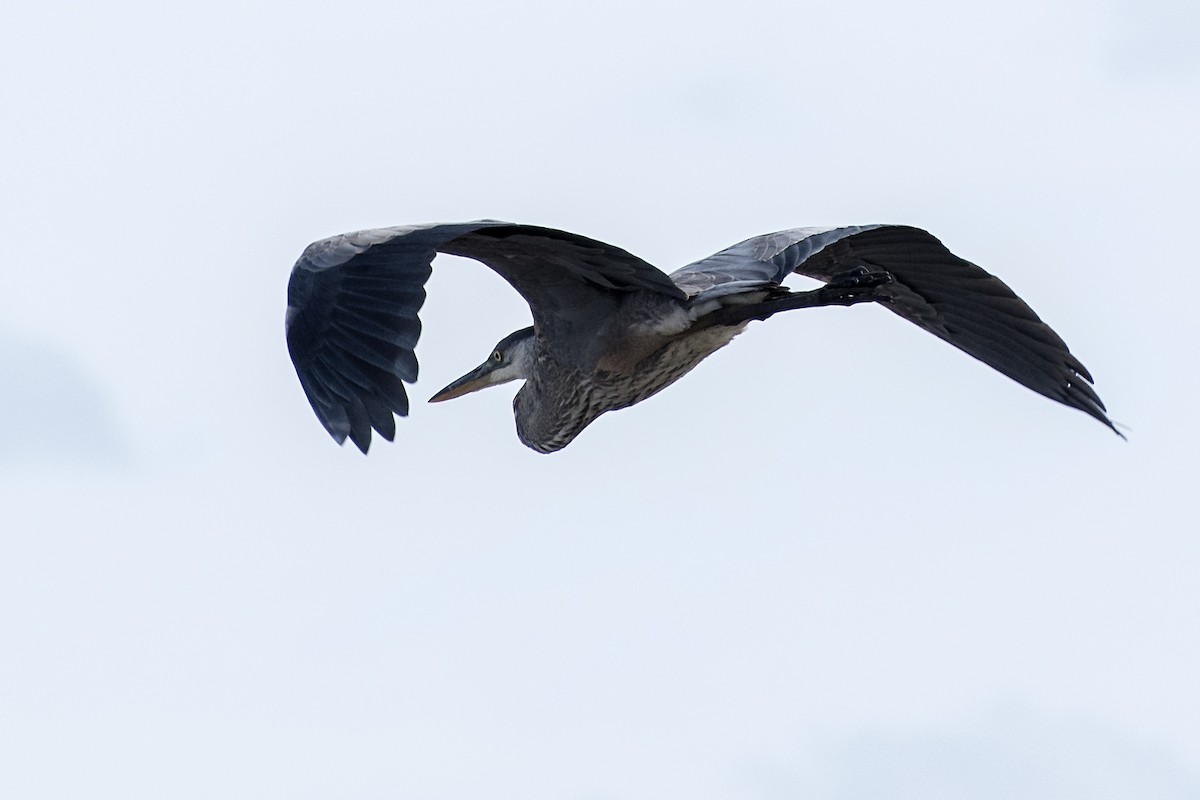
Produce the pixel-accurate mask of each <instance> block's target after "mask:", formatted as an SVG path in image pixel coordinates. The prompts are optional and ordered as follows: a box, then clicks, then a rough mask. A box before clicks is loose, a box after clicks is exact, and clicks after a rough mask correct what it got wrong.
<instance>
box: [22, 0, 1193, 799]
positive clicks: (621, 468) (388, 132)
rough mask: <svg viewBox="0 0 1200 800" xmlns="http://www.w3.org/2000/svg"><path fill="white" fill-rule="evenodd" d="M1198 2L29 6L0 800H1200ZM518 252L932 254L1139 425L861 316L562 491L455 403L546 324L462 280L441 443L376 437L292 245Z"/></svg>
mask: <svg viewBox="0 0 1200 800" xmlns="http://www.w3.org/2000/svg"><path fill="white" fill-rule="evenodd" d="M335 9H336V10H335ZM1198 9H1200V6H1197V5H1196V4H1195V3H1194V2H1179V3H1171V2H1144V1H1143V0H1139V2H1133V1H1132V0H1129V1H1128V2H1123V1H1122V0H1110V1H1109V2H1100V3H1096V2H1046V0H1016V1H1015V2H1008V3H987V4H980V3H963V2H959V1H958V0H955V1H954V2H950V1H949V0H947V1H946V2H913V3H904V4H899V3H882V2H838V3H834V2H824V3H783V2H780V3H770V2H754V1H753V0H745V1H743V2H737V3H725V4H715V3H708V2H703V3H654V2H645V1H644V0H641V1H639V2H606V3H603V4H599V3H597V4H594V5H581V4H570V3H559V2H544V3H517V4H512V5H505V4H497V3H485V2H472V3H432V2H428V3H420V4H414V3H404V2H401V3H392V4H384V3H370V2H364V3H353V2H351V3H339V4H336V5H335V4H329V5H328V6H326V7H320V6H315V5H305V4H296V3H287V4H285V3H264V2H249V3H248V2H244V1H240V2H237V3H225V2H210V3H204V4H194V5H193V6H191V7H186V8H184V7H180V6H172V5H164V4H160V3H124V4H92V3H54V2H38V3H32V2H20V0H18V3H17V4H16V5H15V6H10V7H8V8H7V9H6V15H5V16H6V19H5V24H4V26H3V28H2V29H0V75H2V76H3V78H2V79H0V102H2V104H3V106H2V107H3V118H4V122H3V125H2V126H0V142H2V143H3V148H2V149H0V152H2V153H3V155H0V226H2V228H3V230H4V233H5V237H4V239H5V258H4V267H3V273H2V275H3V291H0V506H2V508H3V509H4V510H3V512H2V517H0V526H2V534H0V796H3V797H6V798H9V797H11V798H47V799H51V798H53V799H54V800H58V799H59V798H89V800H91V799H93V798H121V800H141V799H143V798H145V799H146V800H161V798H172V799H173V798H183V799H185V800H190V799H191V798H222V799H223V800H224V799H228V798H234V799H236V800H240V799H241V798H245V799H246V800H263V799H264V798H265V799H268V800H269V799H272V798H304V799H307V798H312V800H318V799H319V798H320V799H323V798H330V797H338V798H364V799H367V800H374V799H375V798H422V800H466V799H468V798H470V799H472V800H474V799H475V798H500V799H502V800H503V799H507V798H513V799H514V800H516V799H517V798H520V800H541V799H542V798H563V799H566V800H650V799H651V798H653V799H656V800H657V799H658V798H673V797H678V798H689V800H692V799H694V800H710V799H712V800H716V799H717V798H737V799H739V800H740V799H741V798H748V799H749V800H794V799H798V798H804V799H805V800H810V799H812V800H865V799H866V798H899V799H901V800H906V799H907V798H912V799H913V800H917V799H918V798H919V799H920V800H938V799H939V798H962V797H971V798H980V799H982V800H993V799H995V800H999V799H1001V798H1002V799H1004V800H1010V799H1012V800H1016V799H1017V798H1020V799H1021V800H1030V799H1033V800H1037V799H1038V798H1046V799H1047V800H1059V799H1060V798H1083V797H1087V798H1090V799H1093V800H1096V799H1098V800H1106V799H1107V798H1132V797H1137V798H1151V799H1157V798H1163V799H1166V800H1176V798H1195V797H1198V796H1200V690H1198V688H1197V685H1198V681H1197V676H1198V675H1200V626H1198V617H1200V582H1198V578H1197V576H1198V574H1200V534H1198V532H1197V531H1198V529H1200V526H1198V525H1197V524H1196V522H1195V521H1194V517H1195V509H1194V506H1195V496H1196V491H1197V489H1196V484H1197V476H1198V470H1197V467H1196V455H1195V454H1196V451H1197V448H1198V447H1200V426H1198V424H1197V414H1196V408H1197V406H1198V404H1200V379H1198V378H1197V369H1196V345H1197V343H1198V342H1200V321H1198V320H1197V315H1196V312H1195V303H1196V300H1195V298H1196V295H1197V290H1196V288H1195V279H1194V278H1195V275H1196V271H1197V265H1196V248H1195V244H1194V242H1195V232H1196V230H1197V225H1198V224H1200V223H1198V222H1197V220H1198V212H1200V204H1198V203H1197V200H1196V191H1197V189H1196V187H1197V185H1198V184H1200V148H1198V147H1197V144H1196V143H1197V142H1200V10H1198ZM479 217H493V218H499V219H507V220H511V221H514V222H523V223H531V224H539V225H548V226H554V227H561V228H566V229H568V230H573V231H576V232H579V233H583V234H585V235H588V236H592V237H595V238H600V239H605V240H607V241H610V242H612V243H614V244H617V245H619V246H622V247H624V248H626V249H629V250H631V251H632V252H635V253H637V254H639V255H641V256H643V257H644V258H646V259H648V260H650V261H651V262H653V263H656V264H658V265H660V266H662V267H663V268H665V269H673V268H675V267H677V266H679V265H682V264H684V263H687V262H689V261H691V260H693V259H696V258H699V257H701V256H704V255H707V254H709V253H711V252H713V251H715V250H717V249H720V248H721V247H724V246H726V245H729V244H731V243H733V242H735V241H738V240H740V239H743V238H746V237H748V236H752V235H755V234H759V233H764V232H767V231H771V230H776V229H779V228H787V227H795V226H801V225H835V224H855V223H869V222H898V223H907V224H913V225H918V226H921V227H925V228H927V229H929V230H931V231H932V232H934V233H935V235H938V236H939V237H940V238H942V240H943V241H945V242H946V243H947V245H949V246H950V247H951V248H952V249H953V250H954V251H955V252H957V253H959V254H960V255H962V256H964V257H966V258H968V259H970V260H972V261H975V262H977V263H979V264H980V265H982V266H984V267H985V268H987V269H989V270H991V271H993V272H995V273H996V274H998V275H1000V276H1002V277H1003V278H1004V280H1005V281H1007V282H1008V283H1009V284H1010V285H1011V286H1013V287H1014V288H1015V289H1016V290H1017V291H1018V292H1019V293H1020V294H1021V295H1022V296H1023V297H1024V298H1026V299H1027V300H1028V301H1029V302H1030V304H1031V305H1032V306H1033V307H1034V308H1036V309H1037V310H1038V311H1039V313H1040V314H1041V315H1042V316H1043V317H1044V318H1045V319H1046V320H1047V321H1049V322H1050V323H1051V324H1052V325H1054V326H1055V328H1056V329H1057V330H1058V331H1059V332H1060V333H1061V334H1062V335H1063V337H1064V338H1065V339H1066V340H1067V342H1068V343H1069V344H1070V346H1071V348H1072V350H1073V351H1074V352H1075V353H1076V354H1077V355H1079V357H1080V358H1081V359H1082V360H1083V362H1084V363H1085V364H1086V365H1087V366H1088V367H1089V368H1090V369H1091V371H1092V372H1093V373H1094V374H1095V376H1096V378H1097V387H1098V389H1099V391H1100V394H1101V396H1102V397H1103V398H1104V400H1105V401H1106V402H1107V403H1108V405H1109V408H1110V410H1111V412H1112V415H1113V418H1114V419H1116V420H1118V421H1119V422H1121V423H1124V424H1125V425H1127V426H1128V432H1129V439H1130V440H1129V442H1128V443H1125V442H1121V441H1120V440H1119V439H1118V438H1117V437H1115V436H1113V435H1112V434H1111V433H1109V432H1108V431H1106V430H1105V429H1104V428H1103V427H1102V426H1100V425H1098V424H1096V423H1095V422H1094V421H1092V420H1090V419H1088V418H1087V417H1086V416H1084V415H1083V414H1081V413H1078V412H1075V411H1072V410H1070V409H1067V408H1064V407H1061V406H1058V405H1056V404H1054V403H1051V402H1049V401H1047V400H1045V399H1043V398H1040V397H1038V396H1037V395H1034V394H1033V393H1031V392H1029V391H1027V390H1025V389H1023V388H1022V387H1020V386H1018V385H1016V384H1014V383H1012V382H1011V381H1008V380H1007V379H1005V378H1003V377H1002V376H1000V375H998V374H997V373H994V372H993V371H991V370H989V369H988V368H986V367H984V366H983V365H981V364H978V363H976V362H974V361H972V360H971V359H969V358H967V357H966V356H964V355H962V354H961V353H959V352H957V351H955V350H954V349H952V348H950V347H948V346H947V345H945V344H944V343H942V342H940V341H938V340H936V339H935V338H934V337H931V336H929V335H927V334H925V333H923V332H921V331H919V330H917V329H916V328H915V327H913V326H909V325H907V324H906V323H904V321H903V320H900V319H899V318H897V317H895V316H893V315H891V314H889V313H887V312H886V311H884V310H882V309H878V308H863V307H859V308H851V309H841V308H839V309H819V310H812V311H805V312H797V313H793V314H790V315H787V316H786V317H784V318H777V319H775V320H772V321H771V322H769V323H767V324H762V325H758V326H755V327H753V328H751V329H750V330H749V331H748V332H747V333H745V334H744V335H743V336H742V337H740V338H739V339H738V341H737V342H736V343H735V344H734V345H733V346H732V347H730V348H729V349H727V350H725V351H722V352H721V353H719V354H717V355H716V356H714V357H713V358H712V359H710V360H709V361H708V362H706V363H705V364H704V365H702V366H701V367H700V368H699V369H698V370H697V371H696V372H695V373H693V374H692V375H690V376H688V377H687V378H685V379H684V380H683V381H682V382H681V383H679V384H678V385H676V386H674V387H672V388H670V389H669V390H667V391H666V392H664V393H663V394H661V395H659V396H658V397H655V398H653V399H652V400H650V401H648V402H646V403H644V404H642V405H640V406H637V407H635V408H633V409H630V410H627V411H622V412H619V413H615V414H610V415H607V416H606V417H604V418H602V419H601V420H600V421H598V422H597V423H596V424H595V425H593V426H592V427H591V428H589V429H588V430H587V431H586V432H585V433H584V434H583V435H582V436H581V437H580V438H579V439H578V440H577V441H576V442H575V443H574V444H572V445H571V446H570V447H569V448H568V449H567V450H565V451H564V452H562V453H559V454H557V455H553V456H540V455H537V454H535V453H533V452H532V451H529V450H527V449H525V448H524V447H523V446H521V445H520V443H519V442H518V441H517V439H516V435H515V432H514V430H513V423H512V412H511V406H510V400H511V396H512V393H513V387H508V388H505V389H496V390H492V391H490V392H485V393H481V394H478V395H472V396H470V397H468V398H464V399H462V400H457V401H454V402H452V403H446V404H442V405H438V406H428V405H425V404H424V402H423V401H424V399H425V398H427V397H428V396H429V395H431V394H432V393H433V392H434V391H435V390H437V389H438V388H440V387H441V386H443V385H444V384H446V383H447V382H449V381H450V380H451V379H453V378H455V377H457V376H458V375H460V374H462V373H463V372H465V371H467V370H468V369H469V368H471V367H473V366H475V365H476V364H477V363H478V362H479V361H481V360H482V359H483V358H484V357H485V356H486V355H487V353H488V352H489V350H490V348H491V346H492V345H493V344H494V343H495V342H496V341H497V340H498V339H500V338H501V337H502V336H504V335H505V334H507V333H509V332H510V331H512V330H514V329H516V328H518V327H522V326H524V325H525V324H527V319H528V317H527V310H526V308H525V307H524V305H523V304H522V302H521V301H520V299H519V297H517V296H516V295H515V294H514V293H513V292H512V291H511V290H509V289H508V287H507V286H506V285H505V284H504V283H503V282H502V281H500V280H499V279H498V278H497V277H496V276H495V275H493V274H492V273H491V272H490V271H488V270H487V269H486V268H484V267H482V266H480V265H477V264H474V263H472V262H468V261H461V260H455V259H442V260H439V261H438V262H437V264H436V265H435V274H434V278H433V280H432V281H431V285H430V287H429V288H430V300H429V303H428V304H427V306H426V311H425V313H424V319H425V337H424V338H423V340H422V342H421V344H420V346H419V348H418V355H419V356H420V357H421V359H422V369H423V380H422V382H421V383H420V384H418V385H417V386H416V387H415V389H414V391H413V397H414V400H415V401H416V402H415V403H414V413H413V415H412V417H410V418H409V419H408V420H405V421H403V422H402V423H401V424H400V432H399V435H398V438H397V442H396V443H395V444H394V445H379V444H377V446H376V448H375V449H374V450H373V452H372V453H371V455H370V457H369V458H363V457H361V456H360V455H359V454H358V452H357V451H356V450H354V449H352V448H346V449H339V448H337V447H336V446H335V445H334V444H333V443H332V441H331V440H330V439H329V438H328V437H327V436H326V434H325V433H324V431H323V430H322V429H321V427H320V425H319V424H318V422H317V420H316V418H315V416H314V415H313V414H312V412H311V410H310V409H309V408H308V405H307V403H306V402H305V399H304V396H303V394H302V392H301V390H300V387H299V384H298V382H297V380H296V378H295V375H294V373H293V372H292V368H291V364H290V362H289V361H288V359H287V352H286V347H285V344H284V339H283V314H284V306H285V287H286V282H287V277H288V272H289V270H290V268H291V265H292V263H293V262H294V260H295V259H296V257H297V256H298V255H299V253H300V251H301V250H302V249H303V247H304V246H305V245H306V244H307V243H308V242H310V241H312V240H314V239H317V238H321V237H324V236H327V235H330V234H334V233H339V232H342V231H346V230H353V229H358V228H366V227H374V226H380V225H392V224H401V223H414V222H427V221H442V220H444V221H454V220H469V219H475V218H479Z"/></svg>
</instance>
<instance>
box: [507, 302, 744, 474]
mask: <svg viewBox="0 0 1200 800" xmlns="http://www.w3.org/2000/svg"><path fill="white" fill-rule="evenodd" d="M745 327H746V323H739V324H738V325H735V326H720V327H711V328H705V329H701V330H696V331H691V330H687V331H684V332H681V333H677V334H674V335H670V336H663V335H661V334H653V333H651V334H648V335H646V334H643V335H634V336H630V337H628V340H627V342H626V344H625V346H624V347H622V348H620V349H619V350H617V351H616V352H613V353H608V354H606V355H605V356H604V357H602V358H600V359H599V360H598V361H597V363H595V364H594V365H591V364H579V365H574V366H568V365H564V364H562V363H559V361H558V359H557V358H556V356H555V354H554V351H553V348H552V347H549V346H547V344H546V343H542V342H538V341H537V340H536V338H535V340H534V354H535V355H534V358H535V368H534V369H533V370H531V371H530V373H529V377H528V378H526V380H525V385H524V386H522V387H521V389H520V390H519V391H518V392H517V396H516V397H514V398H513V415H514V416H515V417H516V421H517V436H518V437H519V438H520V440H521V441H522V442H523V443H524V444H526V445H527V446H529V447H531V448H533V449H534V450H536V451H538V452H539V453H552V452H554V451H555V450H561V449H562V448H564V447H566V446H567V445H568V444H570V443H571V440H572V439H574V438H575V437H576V436H578V435H579V433H580V432H581V431H582V430H583V429H584V428H586V427H587V426H588V425H590V424H591V423H592V422H593V421H595V419H596V418H597V417H599V416H600V415H601V414H603V413H605V412H606V411H616V410H618V409H622V408H628V407H629V406H631V405H634V404H635V403H640V402H642V401H643V400H645V399H646V398H647V397H650V396H651V395H654V394H657V393H658V392H660V391H662V390H663V389H665V388H667V387H668V386H670V385H671V384H672V383H674V382H675V381H677V380H679V379H680V378H682V377H683V376H684V375H686V374H687V373H688V372H691V370H692V369H693V368H695V366H696V365H697V364H699V363H700V362H701V361H703V360H704V359H705V358H707V357H708V356H710V355H712V354H713V353H715V352H716V351H717V350H719V349H720V348H722V347H724V346H725V345H727V344H729V342H731V341H733V337H734V336H736V335H737V334H738V333H740V332H741V331H742V330H743V329H744V328H745ZM564 387H565V391H564Z"/></svg>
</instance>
